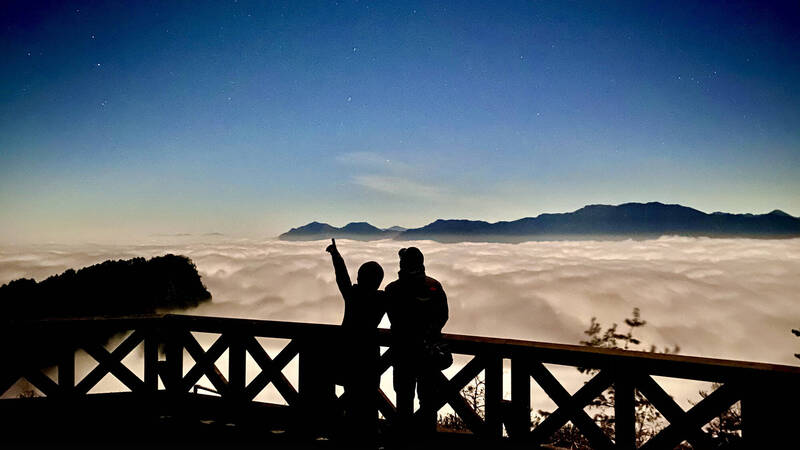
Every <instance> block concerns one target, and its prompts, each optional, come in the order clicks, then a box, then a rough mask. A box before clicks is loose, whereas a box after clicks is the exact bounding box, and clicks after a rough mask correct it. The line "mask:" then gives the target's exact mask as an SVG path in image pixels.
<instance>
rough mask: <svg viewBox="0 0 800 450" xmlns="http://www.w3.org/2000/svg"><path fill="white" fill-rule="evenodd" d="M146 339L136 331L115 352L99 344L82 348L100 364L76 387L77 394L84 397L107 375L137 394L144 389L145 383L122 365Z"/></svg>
mask: <svg viewBox="0 0 800 450" xmlns="http://www.w3.org/2000/svg"><path fill="white" fill-rule="evenodd" d="M143 339H144V335H143V333H141V332H139V331H134V332H133V333H131V335H130V336H128V337H127V338H126V339H125V340H124V341H122V343H120V344H119V345H118V346H117V348H115V349H114V351H113V352H111V353H109V352H108V350H106V349H105V347H103V346H101V345H97V344H86V345H83V346H82V347H81V348H83V350H85V351H86V353H88V354H89V356H91V357H92V358H94V359H95V360H96V361H97V362H98V363H99V364H98V365H97V367H95V368H94V369H93V370H92V371H91V372H89V373H88V374H87V375H86V376H85V377H84V378H83V380H81V381H80V382H79V383H78V384H77V386H75V391H76V393H78V394H80V395H83V394H86V393H88V392H89V391H90V390H91V389H92V388H93V387H94V386H95V385H96V384H97V383H98V382H100V380H102V379H103V377H104V376H105V375H106V374H109V373H110V374H111V375H113V376H114V377H115V378H117V379H118V380H119V381H121V382H122V384H124V385H125V387H127V388H128V389H130V390H131V392H137V391H139V390H141V389H143V388H144V382H143V381H142V380H140V379H139V377H137V376H136V375H135V374H134V373H133V372H131V370H130V369H128V368H127V367H125V365H124V364H122V359H124V358H125V357H126V356H128V354H129V353H130V352H131V351H133V349H135V348H136V346H138V345H139V343H140V342H142V340H143Z"/></svg>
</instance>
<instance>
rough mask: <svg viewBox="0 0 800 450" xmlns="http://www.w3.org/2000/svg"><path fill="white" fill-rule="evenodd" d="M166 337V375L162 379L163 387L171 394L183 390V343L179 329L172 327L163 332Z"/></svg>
mask: <svg viewBox="0 0 800 450" xmlns="http://www.w3.org/2000/svg"><path fill="white" fill-rule="evenodd" d="M163 336H165V337H166V338H167V342H166V358H167V361H166V362H167V364H166V365H167V377H166V378H165V379H164V387H165V388H166V389H167V391H169V392H172V393H173V394H178V393H181V392H182V391H183V389H182V387H183V343H182V336H181V335H180V330H178V329H177V328H176V327H174V326H173V327H172V328H171V329H169V330H168V331H167V332H165V333H164V334H163Z"/></svg>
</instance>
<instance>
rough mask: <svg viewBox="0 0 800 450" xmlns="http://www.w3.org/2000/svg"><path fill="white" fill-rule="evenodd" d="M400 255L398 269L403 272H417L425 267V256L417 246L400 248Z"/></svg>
mask: <svg viewBox="0 0 800 450" xmlns="http://www.w3.org/2000/svg"><path fill="white" fill-rule="evenodd" d="M398 254H399V255H400V270H401V271H403V272H409V273H414V272H419V271H421V270H423V269H424V268H425V266H424V265H423V263H424V262H425V257H424V256H422V252H421V251H419V249H418V248H417V247H408V248H401V249H400V251H399V252H398Z"/></svg>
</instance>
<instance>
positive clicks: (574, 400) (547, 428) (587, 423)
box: [530, 361, 614, 449]
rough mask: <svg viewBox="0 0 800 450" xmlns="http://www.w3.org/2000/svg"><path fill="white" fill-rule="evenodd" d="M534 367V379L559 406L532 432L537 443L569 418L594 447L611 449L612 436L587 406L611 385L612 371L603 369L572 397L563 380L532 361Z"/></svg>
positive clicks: (532, 370)
mask: <svg viewBox="0 0 800 450" xmlns="http://www.w3.org/2000/svg"><path fill="white" fill-rule="evenodd" d="M530 366H531V374H532V376H533V378H534V379H535V380H536V382H537V383H539V385H540V386H541V387H542V389H544V391H545V393H546V394H547V395H548V396H549V397H550V398H551V399H552V400H553V401H554V402H555V403H556V404H557V405H558V408H557V409H556V410H555V411H554V412H553V413H552V414H550V415H549V416H548V417H547V418H546V419H545V420H544V421H543V422H542V423H540V424H539V426H537V427H536V428H535V429H534V430H533V432H532V433H531V437H532V439H533V441H534V442H537V443H543V442H544V441H545V440H546V439H547V438H549V437H550V436H552V435H553V433H555V432H556V431H557V430H558V429H559V428H561V427H562V426H564V424H566V423H567V421H572V423H573V424H575V425H576V426H577V427H578V428H579V429H580V431H581V433H583V435H584V436H585V437H586V438H587V439H588V440H589V442H590V443H591V445H592V448H596V449H611V448H613V447H614V444H613V443H612V442H611V439H609V438H608V436H606V435H605V433H603V431H602V430H600V428H599V427H598V426H597V424H596V423H594V421H593V420H592V419H591V418H590V417H589V416H588V415H587V414H586V412H585V411H584V410H583V408H584V406H586V405H587V404H589V402H590V401H592V399H594V398H596V397H597V396H598V395H600V394H601V393H602V392H603V391H604V390H605V389H606V388H607V387H609V386H610V385H611V382H612V378H611V375H610V373H609V372H608V371H601V372H600V373H598V374H597V375H595V376H594V378H592V379H591V380H589V381H588V382H587V383H586V384H584V385H583V386H582V387H581V388H580V389H578V392H576V393H575V395H572V396H570V394H569V392H567V390H566V389H564V387H563V386H561V383H559V382H558V380H556V378H555V377H554V376H553V374H551V373H550V371H549V370H547V368H546V367H545V366H544V365H543V364H541V363H539V362H536V361H532V362H531V364H530Z"/></svg>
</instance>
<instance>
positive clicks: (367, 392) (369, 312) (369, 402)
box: [325, 239, 386, 446]
mask: <svg viewBox="0 0 800 450" xmlns="http://www.w3.org/2000/svg"><path fill="white" fill-rule="evenodd" d="M325 250H326V251H327V252H329V253H330V254H331V259H332V260H333V268H334V270H335V272H336V284H337V285H338V286H339V291H340V292H341V293H342V298H343V299H344V319H343V320H342V339H341V341H340V342H339V349H338V351H337V354H338V355H342V358H343V359H344V360H343V361H341V360H340V361H339V364H338V368H339V369H340V370H341V371H342V372H341V376H340V380H337V381H338V382H339V383H340V384H342V385H343V386H344V390H345V394H344V395H345V400H346V401H345V428H346V430H345V433H346V438H347V439H348V440H350V441H351V442H353V443H354V444H361V445H364V446H368V445H372V444H374V443H375V439H376V437H377V436H376V433H377V427H378V422H377V421H378V409H377V397H378V382H379V375H378V357H379V355H380V353H379V349H378V342H377V337H378V333H377V330H378V323H380V321H381V318H382V317H383V314H384V312H385V311H386V301H385V296H384V293H383V291H381V290H379V289H378V288H379V287H380V285H381V281H383V269H382V268H381V266H380V264H378V263H376V262H375V261H369V262H366V263H364V264H362V265H361V267H360V268H359V269H358V278H357V284H352V283H351V282H350V275H348V273H347V267H346V266H345V262H344V258H342V255H341V254H340V253H339V250H338V249H337V248H336V240H335V239H331V245H329V246H328V248H326V249H325ZM335 368H336V367H334V369H335Z"/></svg>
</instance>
